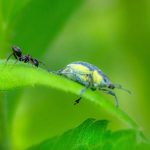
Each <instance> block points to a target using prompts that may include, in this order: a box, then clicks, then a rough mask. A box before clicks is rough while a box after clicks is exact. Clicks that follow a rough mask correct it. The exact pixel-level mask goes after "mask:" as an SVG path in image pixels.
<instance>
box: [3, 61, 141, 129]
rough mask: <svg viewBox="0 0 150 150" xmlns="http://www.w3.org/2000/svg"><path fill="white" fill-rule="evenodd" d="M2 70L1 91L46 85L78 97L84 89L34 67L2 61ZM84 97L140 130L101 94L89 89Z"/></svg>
mask: <svg viewBox="0 0 150 150" xmlns="http://www.w3.org/2000/svg"><path fill="white" fill-rule="evenodd" d="M0 70H1V76H0V80H1V84H0V90H8V89H11V88H17V87H24V86H34V85H44V86H50V87H53V88H57V89H60V90H63V91H66V92H71V93H74V94H77V95H78V94H79V91H80V90H81V89H82V88H83V86H81V85H80V84H78V83H75V82H73V81H70V80H68V79H66V78H64V77H60V76H58V75H55V74H53V73H49V72H47V71H45V70H43V69H40V68H34V67H33V66H31V65H27V64H24V63H17V64H14V61H12V62H9V63H7V64H6V63H5V61H1V62H0ZM83 97H85V98H87V99H89V100H90V101H92V102H93V103H95V104H97V105H99V106H101V107H102V108H104V109H105V110H107V111H108V112H110V113H112V114H114V116H116V117H118V118H119V119H120V120H122V121H123V122H124V123H126V124H127V125H128V126H130V127H132V128H138V125H137V124H136V123H135V122H134V121H133V120H132V119H131V118H130V117H129V116H128V115H127V114H126V113H124V112H123V111H122V110H121V109H119V108H116V107H115V105H112V104H111V103H110V102H109V101H107V100H105V99H103V98H102V97H101V96H100V95H99V93H97V92H95V91H92V90H90V89H89V90H87V92H85V94H83Z"/></svg>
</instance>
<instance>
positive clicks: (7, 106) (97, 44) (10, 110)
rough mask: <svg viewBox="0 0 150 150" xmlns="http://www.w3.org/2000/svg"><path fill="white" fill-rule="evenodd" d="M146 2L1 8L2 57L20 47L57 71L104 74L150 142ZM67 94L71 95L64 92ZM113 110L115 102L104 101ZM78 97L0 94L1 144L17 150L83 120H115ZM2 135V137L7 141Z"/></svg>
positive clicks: (30, 0)
mask: <svg viewBox="0 0 150 150" xmlns="http://www.w3.org/2000/svg"><path fill="white" fill-rule="evenodd" d="M149 40H150V1H149V0H142V1H140V0H72V1H70V0H63V1H62V0H55V1H52V0H38V1H37V0H22V1H19V0H0V57H1V59H5V58H6V57H7V56H8V55H9V54H10V53H11V46H12V45H18V46H19V47H21V48H22V51H23V53H24V54H28V53H29V54H31V55H32V56H33V57H35V58H37V59H39V60H41V61H42V62H44V63H45V64H46V65H47V66H48V68H49V69H51V70H58V69H60V68H62V67H64V66H65V65H66V64H68V63H70V62H73V61H78V60H82V61H87V62H90V63H92V64H94V65H96V66H98V67H99V68H101V69H102V70H103V71H104V72H105V73H106V74H107V75H108V76H109V78H110V79H111V80H112V82H114V83H120V84H122V85H123V86H124V87H126V88H127V89H129V90H131V91H132V95H128V94H127V93H125V92H123V91H120V90H116V93H117V95H118V98H119V103H120V107H121V109H123V110H124V111H125V112H126V113H128V114H129V115H130V116H131V117H132V118H133V119H134V120H136V122H137V123H138V124H139V125H140V127H141V130H143V131H144V133H145V134H146V135H147V137H150V117H149V116H150V100H149V93H150V92H149V90H150V88H149V83H150V82H149V75H150V61H149V59H150V42H149ZM68 88H69V87H68ZM102 95H103V96H104V97H105V98H106V99H108V100H110V101H112V103H114V99H113V98H112V97H111V96H109V95H105V94H102ZM75 98H76V95H73V94H70V93H64V92H62V91H59V90H54V89H51V88H46V87H41V86H36V87H26V88H20V89H13V90H10V91H5V92H1V93H0V108H1V109H0V122H1V123H0V125H1V134H0V139H1V143H3V142H4V141H7V143H4V144H6V145H7V146H10V147H12V148H13V149H14V150H20V149H21V150H22V149H24V148H26V147H29V146H31V145H33V144H37V143H39V142H41V141H43V140H44V139H47V138H50V137H53V136H56V135H60V134H62V133H63V132H65V131H67V130H68V129H71V128H73V127H76V126H77V125H79V124H80V123H81V122H83V121H84V120H85V119H87V118H91V117H92V118H96V119H108V120H110V121H111V122H110V128H111V129H113V130H118V129H121V128H125V127H126V126H124V125H123V124H121V123H120V121H119V120H117V119H116V118H115V117H114V116H112V115H111V114H109V113H107V112H105V110H103V109H100V108H98V107H97V106H95V105H93V104H92V103H90V102H89V101H87V100H86V99H83V100H82V101H81V103H80V104H79V105H78V106H74V105H73V102H74V99H75ZM3 131H6V132H5V133H7V134H5V137H4V134H3Z"/></svg>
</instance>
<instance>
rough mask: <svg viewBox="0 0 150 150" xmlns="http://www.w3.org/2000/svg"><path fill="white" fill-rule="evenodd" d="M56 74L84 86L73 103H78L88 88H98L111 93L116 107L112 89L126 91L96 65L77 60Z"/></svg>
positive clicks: (116, 99) (117, 104)
mask: <svg viewBox="0 0 150 150" xmlns="http://www.w3.org/2000/svg"><path fill="white" fill-rule="evenodd" d="M57 74H58V75H62V76H65V77H66V78H68V79H71V80H73V81H75V82H78V83H80V84H81V85H83V86H85V87H84V88H83V89H82V90H81V91H80V93H79V98H78V99H77V100H75V103H74V105H76V104H78V103H79V102H80V100H81V98H82V94H83V93H84V92H85V91H86V90H87V89H88V88H90V89H92V90H100V91H103V92H105V93H107V94H110V95H112V96H113V97H114V98H115V101H116V107H118V106H119V103H118V98H117V96H116V94H115V93H114V91H113V89H115V88H118V89H122V90H125V91H127V92H128V93H130V91H129V90H127V89H124V88H123V87H122V86H121V85H120V84H112V83H111V82H110V80H109V78H108V77H107V76H106V75H105V74H104V73H103V72H102V71H101V70H100V69H99V68H98V67H96V66H94V65H92V64H90V63H87V62H83V61H77V62H72V63H70V64H68V65H67V66H66V67H64V68H63V69H60V70H58V71H57Z"/></svg>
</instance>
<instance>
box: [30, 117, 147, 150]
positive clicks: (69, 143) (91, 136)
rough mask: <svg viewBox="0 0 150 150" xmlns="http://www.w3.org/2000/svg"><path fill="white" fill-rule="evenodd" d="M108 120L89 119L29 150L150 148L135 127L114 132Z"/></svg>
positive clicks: (139, 149) (135, 149)
mask: <svg viewBox="0 0 150 150" xmlns="http://www.w3.org/2000/svg"><path fill="white" fill-rule="evenodd" d="M107 126H108V121H107V120H95V119H87V120H86V121H84V122H83V123H82V124H81V125H79V126H78V127H76V128H75V129H71V130H69V131H67V132H65V133H64V134H63V135H61V136H59V137H54V138H50V139H48V140H45V141H44V142H42V143H40V144H37V145H36V146H33V147H31V148H29V149H28V150H60V149H69V150H100V149H102V150H120V149H121V150H127V149H132V150H137V149H138V150H143V149H144V150H146V149H147V150H148V149H149V148H150V143H149V142H148V141H147V140H146V139H145V137H144V136H143V135H142V133H141V132H139V131H137V130H134V129H127V130H119V131H116V132H112V131H110V130H109V129H107ZM129 141H130V142H129Z"/></svg>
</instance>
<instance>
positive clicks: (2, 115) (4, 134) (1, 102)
mask: <svg viewBox="0 0 150 150" xmlns="http://www.w3.org/2000/svg"><path fill="white" fill-rule="evenodd" d="M0 94H1V98H0V149H1V150H9V149H10V143H9V130H8V120H7V100H6V96H5V93H0Z"/></svg>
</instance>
